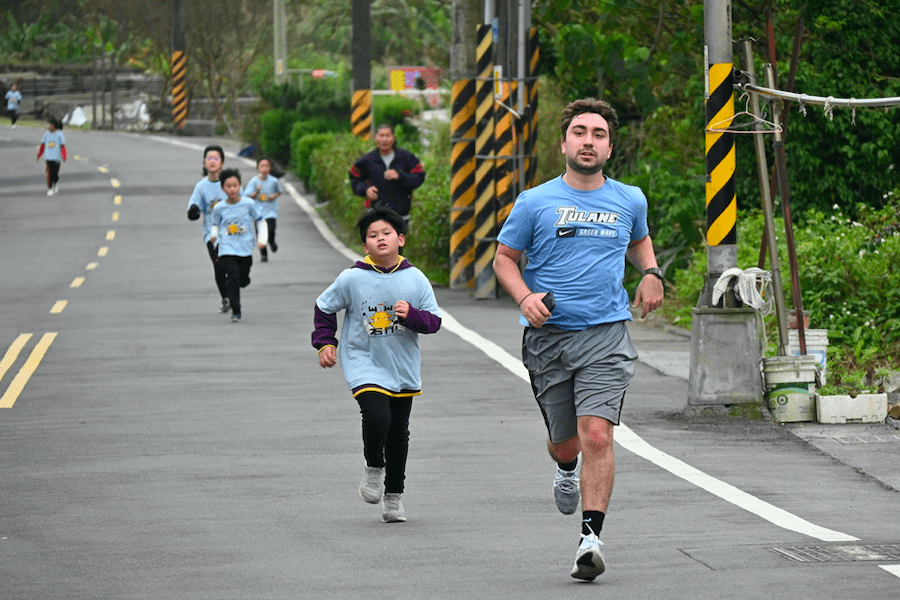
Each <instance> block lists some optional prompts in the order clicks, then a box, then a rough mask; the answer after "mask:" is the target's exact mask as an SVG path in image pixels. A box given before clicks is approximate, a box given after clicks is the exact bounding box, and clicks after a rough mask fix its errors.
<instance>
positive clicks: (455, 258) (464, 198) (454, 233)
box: [450, 0, 482, 289]
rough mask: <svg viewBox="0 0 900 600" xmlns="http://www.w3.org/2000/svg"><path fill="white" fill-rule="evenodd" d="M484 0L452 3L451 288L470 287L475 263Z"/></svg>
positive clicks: (465, 0)
mask: <svg viewBox="0 0 900 600" xmlns="http://www.w3.org/2000/svg"><path fill="white" fill-rule="evenodd" d="M480 8H481V0H453V8H452V11H453V39H452V42H451V46H450V77H451V79H452V81H453V83H452V86H453V87H452V93H451V115H450V126H451V129H452V131H451V134H450V135H451V140H450V165H451V170H452V173H451V179H450V195H451V198H452V201H453V206H452V208H451V209H450V287H451V288H453V289H461V288H467V287H470V286H471V285H472V281H473V279H474V273H473V269H472V265H473V262H474V260H475V247H474V244H473V234H474V228H475V219H474V213H473V211H474V205H475V151H476V146H475V141H476V125H477V123H476V119H475V112H476V97H475V94H476V89H477V87H478V85H480V84H481V83H482V82H480V81H477V79H476V78H477V76H478V73H477V70H476V31H477V28H478V22H479V12H480Z"/></svg>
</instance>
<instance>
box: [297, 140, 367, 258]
mask: <svg viewBox="0 0 900 600" xmlns="http://www.w3.org/2000/svg"><path fill="white" fill-rule="evenodd" d="M371 149H372V144H371V142H364V141H362V140H360V139H359V138H357V137H356V136H354V135H353V134H350V133H344V134H339V135H336V136H335V137H334V138H333V139H332V140H331V141H329V142H326V143H325V145H323V146H319V147H318V148H316V149H315V150H313V151H312V154H311V155H310V166H311V171H312V172H311V175H310V186H311V189H312V191H313V192H315V194H316V198H317V199H318V200H319V201H320V202H328V206H327V207H326V208H327V211H328V213H329V214H330V215H331V216H332V218H333V219H334V221H335V224H336V225H337V226H338V228H339V230H340V231H341V232H343V233H344V234H345V235H344V239H348V238H347V236H346V233H347V232H348V231H349V232H352V231H353V230H354V228H355V226H356V221H357V220H358V219H359V215H360V214H361V212H362V209H363V208H364V200H363V199H362V198H360V197H359V196H355V195H353V192H352V190H351V189H350V181H349V175H348V171H349V170H350V165H352V164H353V163H354V162H355V161H356V159H357V158H359V157H360V155H362V154H363V153H365V152H368V151H369V150H371ZM349 239H350V240H351V241H353V247H354V248H356V247H358V243H357V241H358V240H359V238H358V237H357V236H355V235H351V236H350V237H349ZM354 240H356V241H354Z"/></svg>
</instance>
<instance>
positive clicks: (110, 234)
mask: <svg viewBox="0 0 900 600" xmlns="http://www.w3.org/2000/svg"><path fill="white" fill-rule="evenodd" d="M106 239H108V240H114V239H116V232H115V231H113V230H112V229H110V230H109V231H107V232H106Z"/></svg>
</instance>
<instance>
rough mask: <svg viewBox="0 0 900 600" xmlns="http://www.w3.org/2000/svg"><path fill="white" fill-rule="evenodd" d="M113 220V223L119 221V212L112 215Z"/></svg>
mask: <svg viewBox="0 0 900 600" xmlns="http://www.w3.org/2000/svg"><path fill="white" fill-rule="evenodd" d="M112 220H113V221H118V220H119V213H118V212H114V213H113V214H112Z"/></svg>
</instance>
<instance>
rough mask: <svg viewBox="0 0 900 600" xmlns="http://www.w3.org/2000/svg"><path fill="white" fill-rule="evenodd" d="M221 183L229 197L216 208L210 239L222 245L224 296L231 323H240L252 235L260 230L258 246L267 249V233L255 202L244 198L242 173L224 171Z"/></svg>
mask: <svg viewBox="0 0 900 600" xmlns="http://www.w3.org/2000/svg"><path fill="white" fill-rule="evenodd" d="M220 181H221V183H222V189H223V190H224V191H225V194H226V196H227V197H226V199H225V202H219V203H218V204H216V205H215V207H214V208H213V211H212V216H211V217H210V222H211V229H210V238H209V239H210V241H211V242H212V243H213V244H215V243H216V242H218V244H219V247H218V250H219V264H220V265H221V268H222V274H223V276H224V278H225V295H226V297H227V298H228V302H229V305H230V306H231V322H232V323H240V322H241V288H245V287H247V286H248V285H250V266H251V265H252V264H253V243H254V233H253V232H254V231H258V236H259V237H258V240H257V242H256V243H257V245H258V246H259V248H261V249H262V248H265V247H266V240H267V238H268V233H267V231H266V222H265V221H263V220H262V217H261V216H260V214H259V208H257V206H256V202H254V201H253V200H251V199H250V198H247V197H245V196H241V174H240V172H239V171H238V170H237V169H225V170H224V171H222V174H221V177H220ZM254 224H255V225H256V227H255V228H254Z"/></svg>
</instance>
